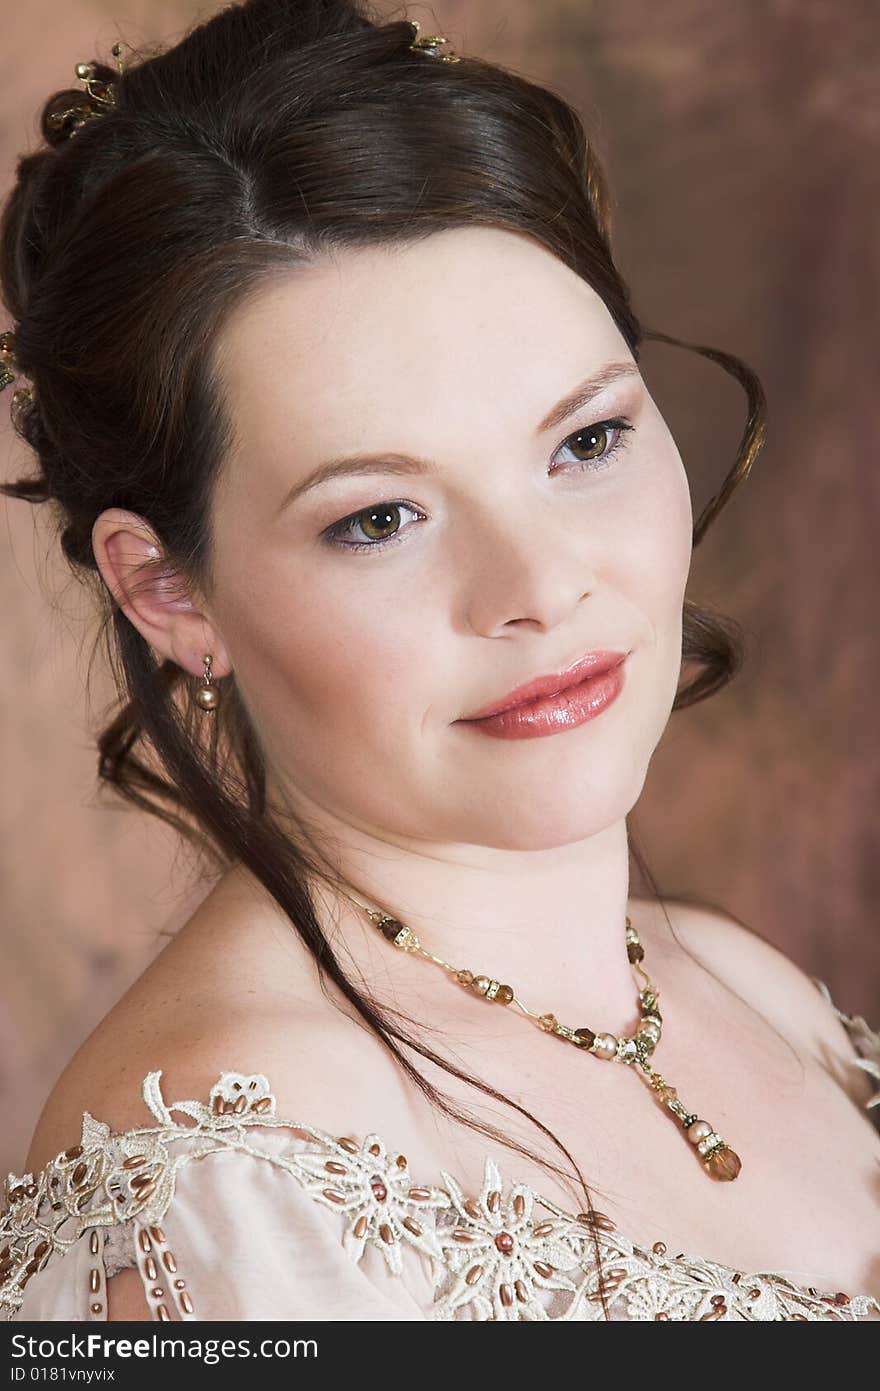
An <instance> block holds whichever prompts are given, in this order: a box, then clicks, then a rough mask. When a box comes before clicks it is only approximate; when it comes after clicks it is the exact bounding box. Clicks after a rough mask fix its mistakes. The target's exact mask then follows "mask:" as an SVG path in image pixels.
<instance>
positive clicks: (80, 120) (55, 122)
mask: <svg viewBox="0 0 880 1391" xmlns="http://www.w3.org/2000/svg"><path fill="white" fill-rule="evenodd" d="M111 51H112V53H113V57H114V58H115V59H116V66H117V68H118V69H119V75H120V77H121V76H122V71H123V68H122V44H121V43H115V44H114V45H113V48H112V50H111ZM74 71H75V73H76V76H77V77H78V79H79V80H80V82H82V83H83V85H84V87H85V92H86V96H87V97H88V101H81V102H77V104H76V106H68V107H67V108H66V109H65V110H64V111H55V112H53V113H52V115H51V116H49V117H48V118H47V125H48V126H49V129H50V130H56V131H63V130H65V128H66V133H67V135H68V137H72V136H74V135H76V133H77V131H78V130H79V129H80V127H81V126H84V125H85V123H86V121H88V120H91V119H92V117H94V116H105V115H106V114H107V112H108V111H112V110H113V109H114V108H115V106H116V91H117V88H116V83H115V82H105V81H104V80H103V79H102V78H100V77H98V76H97V75H96V73H95V65H94V63H77V64H76V67H75V69H74Z"/></svg>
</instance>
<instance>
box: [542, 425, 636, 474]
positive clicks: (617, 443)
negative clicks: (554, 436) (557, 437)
mask: <svg viewBox="0 0 880 1391" xmlns="http://www.w3.org/2000/svg"><path fill="white" fill-rule="evenodd" d="M633 429H635V426H633V425H629V424H628V423H627V422H626V421H625V420H600V421H597V423H596V424H595V425H585V426H584V428H583V429H582V430H576V431H575V433H574V434H573V435H569V436H568V438H567V439H565V440H563V441H562V444H561V445H560V449H570V450H571V452H572V453H573V454H574V456H575V457H574V459H573V460H571V459H564V460H562V462H563V463H574V464H575V465H577V464H582V465H584V467H585V468H596V469H600V468H605V467H606V465H607V464H608V463H609V462H610V460H611V459H612V457H613V456H614V455H615V454H616V453H617V452H618V450H619V449H621V448H623V447H624V431H628V430H633ZM609 441H611V443H609ZM554 457H556V456H554Z"/></svg>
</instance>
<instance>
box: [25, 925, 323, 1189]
mask: <svg viewBox="0 0 880 1391" xmlns="http://www.w3.org/2000/svg"><path fill="white" fill-rule="evenodd" d="M289 938H290V933H289V929H288V931H287V940H285V936H284V934H283V933H279V934H278V936H277V938H276V936H275V935H274V934H273V931H272V929H271V924H270V925H269V926H267V919H266V917H265V916H263V917H261V916H260V910H259V907H258V905H241V904H236V903H233V902H231V901H230V899H229V898H228V897H224V898H222V899H220V898H217V897H214V898H212V899H211V901H210V902H209V901H208V900H206V901H205V903H204V904H203V905H202V906H201V907H200V908H199V909H198V910H197V912H196V913H195V914H194V915H193V917H192V918H191V919H190V920H189V921H188V922H187V923H186V924H185V926H184V928H182V929H181V931H180V932H179V933H178V934H177V935H176V936H175V937H174V938H172V939H171V941H170V942H169V944H168V946H166V947H165V948H164V950H163V951H162V952H161V953H160V954H159V955H158V956H157V957H156V959H155V960H154V961H153V962H152V963H151V964H150V965H149V966H148V968H147V969H146V970H145V971H144V972H143V974H142V975H141V976H140V977H139V978H138V979H137V980H136V981H135V982H134V984H133V985H132V986H131V987H130V989H129V990H128V991H127V992H126V993H125V995H124V996H123V997H122V998H121V999H120V1000H119V1001H118V1002H117V1004H116V1005H115V1006H114V1007H113V1008H112V1009H111V1010H110V1011H109V1013H108V1014H107V1015H106V1016H105V1017H104V1018H103V1019H102V1020H101V1021H100V1023H99V1024H98V1025H97V1027H96V1028H95V1029H94V1030H93V1031H92V1033H91V1034H90V1035H89V1037H88V1038H87V1039H86V1040H85V1042H84V1043H83V1044H82V1045H81V1046H80V1048H79V1049H78V1050H77V1052H76V1053H75V1054H74V1055H73V1057H72V1058H71V1059H70V1061H69V1062H68V1064H67V1066H66V1067H65V1068H64V1070H63V1072H62V1073H61V1075H60V1076H59V1077H58V1079H57V1081H56V1082H55V1084H54V1086H53V1087H52V1089H51V1091H50V1093H49V1095H48V1097H47V1100H46V1102H45V1104H44V1106H43V1109H42V1112H41V1114H40V1117H39V1120H38V1122H37V1126H36V1129H35V1131H34V1135H33V1138H32V1140H31V1144H30V1149H29V1151H28V1155H27V1158H26V1160H25V1169H26V1170H28V1171H30V1172H32V1173H35V1174H36V1173H38V1172H39V1171H40V1170H41V1169H42V1168H44V1167H45V1165H46V1164H47V1163H48V1162H49V1161H50V1160H51V1159H53V1158H54V1157H55V1156H56V1155H57V1154H59V1153H60V1152H61V1151H62V1150H64V1149H68V1148H70V1147H71V1146H73V1145H76V1144H78V1143H79V1140H80V1136H81V1132H82V1119H83V1113H84V1112H85V1111H88V1112H90V1114H91V1115H92V1116H94V1118H95V1119H96V1120H99V1121H103V1122H105V1123H106V1124H107V1125H109V1127H110V1129H111V1130H112V1131H114V1132H116V1133H122V1132H125V1131H128V1130H134V1129H137V1128H139V1127H142V1126H150V1125H155V1124H156V1118H155V1116H154V1115H153V1113H152V1112H151V1111H150V1110H149V1108H148V1107H147V1105H146V1103H145V1101H144V1099H143V1095H142V1084H143V1081H144V1078H145V1077H146V1076H147V1074H148V1073H151V1072H156V1071H160V1072H161V1074H162V1076H161V1079H160V1085H161V1091H162V1095H163V1097H164V1099H165V1101H166V1102H168V1103H171V1102H174V1101H183V1100H204V1101H206V1100H207V1097H208V1094H209V1092H210V1089H211V1087H212V1086H213V1084H214V1083H215V1082H216V1081H217V1080H218V1079H219V1077H220V1075H221V1073H223V1072H227V1071H228V1072H242V1073H245V1074H255V1073H261V1074H263V1075H265V1076H267V1077H268V1079H269V1082H270V1084H271V1086H272V1090H273V1092H274V1093H275V1095H276V1098H277V1100H278V1105H279V1110H280V1111H281V1112H282V1114H288V1115H293V1116H303V1115H305V1116H308V1114H309V1107H310V1105H312V1104H315V1100H316V1098H315V1094H314V1091H313V1090H310V1087H309V1080H310V1077H311V1074H312V1068H311V1067H309V1060H308V1050H309V1040H310V1038H311V1037H313V1030H312V1029H311V1028H310V1027H309V1023H308V1014H309V1011H310V1010H311V1009H312V1008H313V1005H312V1002H311V993H310V992H309V991H308V990H306V989H305V988H304V987H303V988H300V985H301V972H302V968H301V965H300V964H299V962H298V961H295V960H293V961H291V962H290V964H289V966H288V968H287V970H286V971H285V963H286V962H287V961H288V959H289V958H288V952H287V950H286V949H287V947H288V944H289ZM301 1108H302V1109H301Z"/></svg>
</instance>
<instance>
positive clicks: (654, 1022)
mask: <svg viewBox="0 0 880 1391" xmlns="http://www.w3.org/2000/svg"><path fill="white" fill-rule="evenodd" d="M345 897H346V898H348V899H349V900H350V901H351V902H352V903H354V904H355V905H356V906H357V907H358V908H361V909H362V910H363V911H364V912H365V913H366V914H367V916H368V917H369V918H370V920H371V922H372V923H373V924H374V925H375V926H376V927H377V928H378V930H379V932H380V933H381V934H382V936H383V937H384V938H385V940H386V941H388V942H390V943H391V944H392V946H395V947H397V948H399V950H401V951H405V952H411V953H414V954H416V955H418V956H422V957H424V958H425V960H426V961H432V962H433V963H434V964H435V965H437V966H442V967H443V969H444V970H445V971H447V972H449V973H450V974H451V975H452V977H453V979H454V980H456V981H457V982H458V984H459V985H461V986H463V987H464V988H465V989H466V990H469V991H471V992H472V993H473V994H475V995H478V996H479V997H480V998H481V999H483V1000H488V1001H492V1002H494V1003H495V1004H499V1005H516V1007H517V1008H518V1009H519V1010H520V1011H521V1012H522V1013H523V1014H525V1015H527V1016H528V1017H529V1018H530V1019H533V1020H534V1021H535V1023H536V1024H537V1025H538V1028H539V1029H542V1030H543V1032H544V1033H548V1034H555V1036H556V1037H557V1038H561V1039H563V1040H564V1041H565V1042H567V1043H571V1044H574V1046H575V1048H579V1049H580V1050H581V1052H583V1053H589V1054H591V1055H592V1057H594V1058H602V1059H603V1060H605V1061H607V1062H618V1063H625V1064H626V1065H627V1066H630V1067H633V1066H634V1067H635V1068H636V1069H637V1070H638V1072H639V1073H640V1075H642V1076H643V1077H644V1078H645V1080H646V1081H647V1083H648V1086H649V1087H650V1088H651V1090H652V1092H653V1093H654V1096H655V1097H656V1099H657V1100H658V1101H659V1102H660V1104H661V1105H662V1106H663V1107H664V1108H665V1109H666V1110H667V1111H668V1112H669V1114H670V1115H671V1116H672V1117H673V1118H674V1119H675V1121H676V1122H677V1123H678V1125H680V1126H681V1128H682V1130H684V1132H685V1135H686V1136H687V1138H688V1140H689V1141H690V1142H691V1144H692V1145H693V1147H694V1149H695V1150H696V1152H697V1154H698V1155H699V1157H700V1159H701V1161H702V1164H703V1167H704V1168H705V1170H706V1172H707V1173H708V1174H709V1176H710V1177H711V1178H714V1179H719V1180H725V1181H730V1180H732V1179H735V1178H736V1176H737V1174H738V1173H739V1172H740V1170H741V1168H742V1161H741V1159H740V1157H739V1155H738V1154H737V1153H736V1152H735V1150H732V1149H731V1147H730V1146H729V1145H728V1144H727V1142H726V1141H725V1140H723V1139H722V1138H721V1136H720V1135H719V1134H718V1133H717V1131H716V1130H715V1128H714V1126H712V1125H710V1124H709V1122H708V1121H705V1120H702V1119H701V1118H700V1116H699V1115H697V1113H696V1112H693V1111H689V1110H688V1108H687V1107H686V1106H683V1105H682V1103H681V1102H680V1101H679V1099H678V1093H677V1091H676V1089H675V1087H672V1086H670V1085H669V1083H668V1082H667V1081H666V1079H665V1078H664V1077H661V1075H660V1073H659V1072H655V1071H654V1068H653V1067H652V1066H651V1062H650V1058H651V1054H652V1053H653V1052H654V1049H655V1048H656V1047H657V1044H658V1043H659V1042H660V1036H661V1033H662V1028H663V1017H662V1015H661V1014H660V1010H659V1008H658V1003H659V999H660V992H659V990H658V989H657V987H656V986H655V985H654V984H653V983H652V982H651V980H650V979H649V977H648V975H647V973H646V972H645V970H644V968H643V967H642V965H641V962H642V961H643V960H644V956H645V949H644V947H643V946H642V944H641V941H640V940H639V935H638V933H637V932H636V929H635V928H634V927H633V925H632V923H631V921H630V919H629V916H627V919H626V954H627V958H628V960H629V963H630V965H631V966H632V968H633V970H634V971H636V972H638V974H639V975H640V976H641V977H642V980H643V981H644V985H643V987H642V988H641V989H640V990H639V1013H640V1015H641V1019H640V1022H639V1025H638V1028H637V1030H636V1032H635V1034H633V1035H631V1036H627V1035H622V1036H621V1037H618V1036H617V1035H616V1034H612V1033H605V1032H602V1033H596V1032H594V1030H593V1029H587V1028H578V1029H571V1028H569V1027H568V1025H567V1024H560V1022H559V1020H558V1019H557V1018H556V1015H555V1014H536V1013H534V1011H533V1010H530V1009H528V1008H527V1007H526V1006H525V1005H524V1004H523V1002H522V1000H520V999H519V998H518V996H517V995H516V994H515V992H514V990H513V987H512V986H510V985H503V984H502V983H501V981H498V980H493V978H492V977H491V976H485V975H475V974H474V973H473V971H469V970H467V969H464V968H460V967H456V966H453V965H452V964H451V963H450V962H449V961H444V960H443V959H442V957H439V956H434V955H433V953H432V952H429V951H426V950H425V948H424V947H423V946H422V944H421V942H420V941H419V939H418V937H417V936H416V934H415V933H414V932H413V931H412V929H411V928H409V927H406V926H405V924H404V923H402V922H400V921H399V919H398V918H395V917H392V916H391V914H389V913H383V912H381V911H380V910H379V909H376V908H368V907H367V905H366V904H365V903H361V902H359V900H358V899H356V898H352V896H351V895H350V894H345Z"/></svg>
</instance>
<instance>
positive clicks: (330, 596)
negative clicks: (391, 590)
mask: <svg viewBox="0 0 880 1391" xmlns="http://www.w3.org/2000/svg"><path fill="white" fill-rule="evenodd" d="M377 563H380V562H379V561H378V558H377V559H376V560H373V559H372V557H369V556H368V557H365V558H363V559H359V558H355V557H351V558H350V559H349V558H346V557H344V556H343V557H342V558H341V560H340V561H339V562H338V564H336V565H334V566H324V567H321V566H317V567H314V568H313V569H312V570H311V571H310V572H309V571H307V570H306V569H305V568H303V567H300V566H294V565H291V564H288V563H285V562H284V560H281V561H279V559H278V557H277V556H275V557H269V558H268V559H267V562H266V564H265V566H264V567H263V568H262V569H261V570H260V571H258V572H257V573H252V574H251V576H250V577H249V585H248V590H247V593H246V594H242V593H241V592H239V593H238V594H237V596H236V600H235V601H234V602H233V603H232V604H230V605H229V606H228V611H229V622H230V634H229V641H230V646H231V649H232V650H233V652H234V654H235V662H236V667H237V670H238V672H239V677H240V679H241V682H242V686H243V689H244V690H245V692H246V695H247V700H248V703H249V704H250V705H251V707H252V708H253V709H254V711H255V713H256V711H257V710H259V711H260V714H261V717H262V719H263V720H264V721H269V722H270V723H269V725H268V727H269V728H273V727H274V728H276V729H278V730H280V729H281V728H282V727H283V728H284V732H285V737H286V738H289V737H291V736H293V737H296V726H297V724H298V723H300V724H301V728H302V729H303V731H304V732H305V733H306V735H307V737H308V738H309V739H310V740H311V739H313V738H315V737H317V739H318V740H319V741H320V740H322V738H323V734H324V732H325V731H326V733H327V735H328V739H329V737H330V736H331V734H332V733H333V732H335V734H336V735H337V736H338V735H340V734H341V735H343V737H344V733H345V731H350V732H352V733H353V734H354V735H359V736H360V737H361V738H362V739H363V740H364V741H366V740H367V735H368V730H369V729H370V728H374V727H375V725H376V724H377V723H381V724H386V723H390V722H392V721H393V722H394V723H395V724H399V722H400V719H401V717H402V715H403V714H404V713H405V712H406V711H407V710H409V712H410V718H415V717H417V712H418V708H419V707H418V687H419V673H420V671H422V670H423V666H422V663H421V661H420V660H419V657H418V653H419V652H420V651H421V650H422V648H423V646H424V643H425V626H426V625H425V615H424V606H423V605H420V604H418V603H417V602H415V600H412V601H409V600H408V599H407V596H406V593H403V594H399V593H396V594H395V600H394V604H393V607H392V606H391V605H386V604H383V603H382V602H380V601H377V598H376V586H375V585H374V584H367V583H360V584H359V583H358V566H359V565H361V566H363V568H364V569H369V567H370V565H371V564H377ZM413 712H416V714H415V715H414V714H413ZM368 722H369V723H368Z"/></svg>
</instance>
